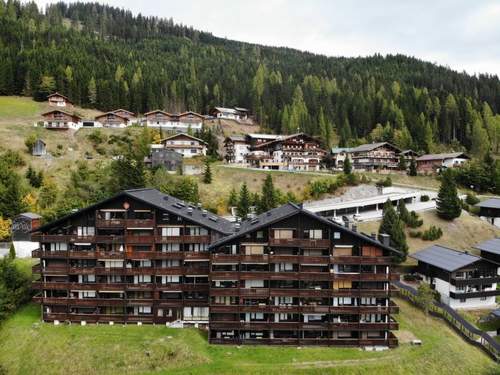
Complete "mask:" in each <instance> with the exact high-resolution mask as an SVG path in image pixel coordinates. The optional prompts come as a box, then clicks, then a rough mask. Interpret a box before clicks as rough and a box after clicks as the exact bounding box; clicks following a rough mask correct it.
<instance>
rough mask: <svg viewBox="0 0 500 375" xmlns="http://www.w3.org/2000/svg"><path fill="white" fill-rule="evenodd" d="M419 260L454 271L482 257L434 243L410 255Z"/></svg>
mask: <svg viewBox="0 0 500 375" xmlns="http://www.w3.org/2000/svg"><path fill="white" fill-rule="evenodd" d="M410 257H412V258H414V259H416V260H418V261H419V262H423V263H427V264H430V265H432V266H435V267H438V268H441V269H443V270H446V271H449V272H453V271H455V270H458V269H460V268H462V267H465V266H468V265H470V264H473V263H475V262H477V261H478V260H481V258H480V257H478V256H476V255H472V254H468V253H464V252H462V251H458V250H453V249H449V248H447V247H444V246H440V245H432V246H429V247H428V248H426V249H423V250H420V251H418V252H416V253H413V254H411V255H410Z"/></svg>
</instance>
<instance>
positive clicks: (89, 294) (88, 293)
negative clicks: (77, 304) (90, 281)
mask: <svg viewBox="0 0 500 375" xmlns="http://www.w3.org/2000/svg"><path fill="white" fill-rule="evenodd" d="M78 294H79V298H95V297H96V292H95V290H88V291H85V292H79V293H78Z"/></svg>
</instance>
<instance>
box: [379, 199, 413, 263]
mask: <svg viewBox="0 0 500 375" xmlns="http://www.w3.org/2000/svg"><path fill="white" fill-rule="evenodd" d="M379 233H385V234H388V235H389V236H390V245H391V247H393V248H394V249H396V250H399V251H400V252H401V255H398V256H397V259H398V261H399V262H404V261H405V260H406V256H407V254H408V245H407V243H406V235H405V232H404V226H403V222H402V221H401V220H400V218H399V217H398V214H397V213H396V210H395V209H394V206H393V205H392V202H391V201H390V200H387V202H385V204H384V210H383V213H382V222H381V223H380V228H379Z"/></svg>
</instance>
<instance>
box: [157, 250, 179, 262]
mask: <svg viewBox="0 0 500 375" xmlns="http://www.w3.org/2000/svg"><path fill="white" fill-rule="evenodd" d="M184 254H185V253H184V252H182V251H168V252H160V251H157V252H156V254H155V259H179V260H182V259H184Z"/></svg>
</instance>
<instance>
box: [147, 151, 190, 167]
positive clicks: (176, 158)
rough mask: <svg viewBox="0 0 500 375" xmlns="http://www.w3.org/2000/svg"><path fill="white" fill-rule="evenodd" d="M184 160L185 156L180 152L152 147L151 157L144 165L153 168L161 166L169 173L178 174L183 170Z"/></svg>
mask: <svg viewBox="0 0 500 375" xmlns="http://www.w3.org/2000/svg"><path fill="white" fill-rule="evenodd" d="M182 159H183V155H182V154H180V153H178V152H175V151H172V150H167V149H165V148H163V147H161V148H157V147H152V148H151V155H149V157H147V158H146V159H145V160H144V163H145V164H146V166H149V167H151V168H156V167H159V166H161V167H163V168H165V169H166V170H167V171H169V172H176V171H178V170H179V169H180V168H182Z"/></svg>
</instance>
